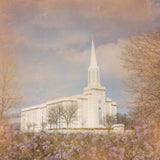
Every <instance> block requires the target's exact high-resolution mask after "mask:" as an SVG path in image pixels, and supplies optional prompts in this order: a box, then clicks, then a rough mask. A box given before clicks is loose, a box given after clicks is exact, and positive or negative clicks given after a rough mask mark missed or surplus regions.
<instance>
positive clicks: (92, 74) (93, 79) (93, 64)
mask: <svg viewBox="0 0 160 160" xmlns="http://www.w3.org/2000/svg"><path fill="white" fill-rule="evenodd" d="M100 86H101V85H100V74H99V67H98V66H97V60H96V54H95V48H94V41H93V37H92V47H91V60H90V66H89V68H88V87H90V88H94V87H100Z"/></svg>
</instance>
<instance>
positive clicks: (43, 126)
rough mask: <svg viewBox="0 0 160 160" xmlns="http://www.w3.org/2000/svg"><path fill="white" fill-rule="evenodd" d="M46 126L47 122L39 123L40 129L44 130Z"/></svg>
mask: <svg viewBox="0 0 160 160" xmlns="http://www.w3.org/2000/svg"><path fill="white" fill-rule="evenodd" d="M32 126H33V125H32ZM46 126H47V122H42V123H41V129H42V131H44V129H45V128H46Z"/></svg>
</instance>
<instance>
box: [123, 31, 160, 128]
mask: <svg viewBox="0 0 160 160" xmlns="http://www.w3.org/2000/svg"><path fill="white" fill-rule="evenodd" d="M122 60H123V62H124V64H123V66H124V68H125V69H126V70H127V71H128V72H129V73H130V77H129V78H128V79H127V81H126V82H125V84H126V86H127V87H128V89H129V90H128V91H129V92H131V95H132V102H131V104H132V105H131V108H130V109H131V113H132V116H133V117H134V118H135V119H136V120H138V123H140V122H142V123H151V122H154V123H155V124H157V125H160V123H159V120H160V118H159V117H160V36H159V33H150V34H144V35H141V36H138V37H134V38H130V40H129V43H128V44H127V45H126V47H125V48H124V51H123V53H122Z"/></svg>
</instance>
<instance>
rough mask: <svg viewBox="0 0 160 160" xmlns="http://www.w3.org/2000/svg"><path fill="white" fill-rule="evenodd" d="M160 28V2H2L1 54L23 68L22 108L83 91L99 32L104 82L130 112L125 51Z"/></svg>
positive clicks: (20, 73)
mask: <svg viewBox="0 0 160 160" xmlns="http://www.w3.org/2000/svg"><path fill="white" fill-rule="evenodd" d="M159 29H160V0H1V1H0V52H8V53H11V54H12V55H13V58H14V60H15V61H16V63H17V64H18V66H19V71H18V75H17V78H18V84H19V89H20V93H21V95H22V101H21V104H20V108H24V107H27V106H31V105H36V104H40V103H44V102H46V101H50V100H53V99H55V98H59V97H66V96H72V95H76V94H82V93H83V88H84V87H86V86H87V77H88V76H87V74H88V67H89V61H90V52H91V39H92V38H91V37H92V35H94V43H95V48H96V56H97V63H98V65H99V67H100V74H101V75H100V76H101V84H102V86H105V87H106V95H107V97H109V98H112V100H114V101H116V102H117V106H118V112H121V113H126V112H127V111H128V110H127V107H128V103H127V101H128V99H130V96H129V94H128V93H127V92H126V88H125V86H124V84H123V81H124V80H125V79H126V78H127V77H128V75H127V72H126V71H125V70H124V69H123V67H122V63H123V62H122V60H121V52H122V51H123V49H124V46H125V44H126V42H127V39H128V38H129V37H132V36H137V35H140V34H144V33H147V32H154V31H157V30H159Z"/></svg>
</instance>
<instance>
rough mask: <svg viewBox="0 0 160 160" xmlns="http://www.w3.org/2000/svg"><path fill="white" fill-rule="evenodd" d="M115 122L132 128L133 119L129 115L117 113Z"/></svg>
mask: <svg viewBox="0 0 160 160" xmlns="http://www.w3.org/2000/svg"><path fill="white" fill-rule="evenodd" d="M117 123H122V124H125V127H126V128H133V127H134V123H135V121H134V119H132V118H131V116H130V115H127V114H121V113H117Z"/></svg>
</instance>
